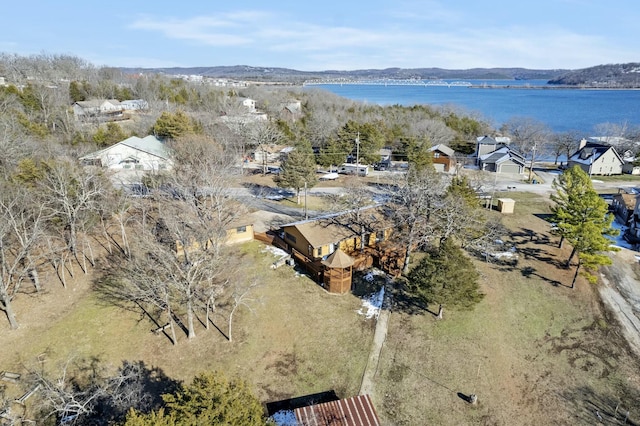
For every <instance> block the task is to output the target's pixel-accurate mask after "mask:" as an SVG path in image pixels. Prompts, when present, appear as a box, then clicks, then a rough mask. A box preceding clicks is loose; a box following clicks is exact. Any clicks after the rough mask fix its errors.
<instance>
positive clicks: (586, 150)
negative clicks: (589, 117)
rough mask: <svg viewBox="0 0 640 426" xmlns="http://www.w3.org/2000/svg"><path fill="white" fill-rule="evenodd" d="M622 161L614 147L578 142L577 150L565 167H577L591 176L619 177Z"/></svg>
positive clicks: (584, 140) (585, 141) (583, 140)
mask: <svg viewBox="0 0 640 426" xmlns="http://www.w3.org/2000/svg"><path fill="white" fill-rule="evenodd" d="M623 165H624V161H623V160H622V157H621V156H620V154H618V152H617V151H616V149H615V148H614V147H612V146H611V145H604V144H599V143H592V142H588V141H587V140H586V139H582V140H581V141H580V147H579V149H578V150H577V151H576V152H574V153H573V154H572V155H571V156H570V157H569V161H568V162H567V167H569V168H571V167H573V166H579V167H580V168H581V169H582V170H584V171H585V173H588V174H589V176H591V175H620V174H622V166H623Z"/></svg>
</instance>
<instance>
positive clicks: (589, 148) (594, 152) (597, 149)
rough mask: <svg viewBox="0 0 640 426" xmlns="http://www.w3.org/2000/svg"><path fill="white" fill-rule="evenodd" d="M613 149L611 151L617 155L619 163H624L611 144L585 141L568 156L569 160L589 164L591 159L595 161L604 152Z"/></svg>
mask: <svg viewBox="0 0 640 426" xmlns="http://www.w3.org/2000/svg"><path fill="white" fill-rule="evenodd" d="M609 150H613V153H614V154H615V155H616V157H618V159H619V160H620V162H621V163H624V160H623V159H622V157H620V154H618V151H616V149H615V148H614V147H612V146H611V145H604V144H599V143H592V142H587V144H586V145H585V146H584V147H583V148H581V149H579V150H577V151H576V152H574V153H573V154H572V155H571V157H569V161H574V162H576V163H581V164H590V163H591V162H592V161H596V160H597V159H598V158H600V157H601V156H602V155H603V154H604V153H605V152H607V151H609Z"/></svg>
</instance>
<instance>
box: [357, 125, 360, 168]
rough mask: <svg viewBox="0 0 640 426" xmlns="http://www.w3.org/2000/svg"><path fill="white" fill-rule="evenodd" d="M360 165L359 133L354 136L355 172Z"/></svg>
mask: <svg viewBox="0 0 640 426" xmlns="http://www.w3.org/2000/svg"><path fill="white" fill-rule="evenodd" d="M359 165H360V132H358V135H357V136H356V170H357V168H358V166H359Z"/></svg>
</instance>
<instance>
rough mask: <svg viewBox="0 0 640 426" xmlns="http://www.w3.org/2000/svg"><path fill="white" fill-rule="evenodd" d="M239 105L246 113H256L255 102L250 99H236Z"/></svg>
mask: <svg viewBox="0 0 640 426" xmlns="http://www.w3.org/2000/svg"><path fill="white" fill-rule="evenodd" d="M238 100H239V101H240V104H241V105H242V106H243V107H244V108H245V109H246V110H247V111H248V112H256V101H255V100H253V99H251V98H238Z"/></svg>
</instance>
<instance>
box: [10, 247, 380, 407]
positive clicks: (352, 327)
mask: <svg viewBox="0 0 640 426" xmlns="http://www.w3.org/2000/svg"><path fill="white" fill-rule="evenodd" d="M240 250H241V252H240V253H239V255H240V256H242V257H244V258H245V259H246V260H249V262H248V264H249V265H251V266H248V267H247V268H245V269H244V270H243V275H244V274H246V276H248V277H258V279H259V283H260V286H259V287H257V288H255V289H254V290H253V291H252V293H250V297H249V298H248V301H247V305H248V306H242V307H240V308H239V310H238V311H237V312H236V314H235V316H234V322H233V341H231V342H229V341H227V339H226V337H225V335H223V333H225V334H226V333H227V324H228V323H227V317H228V315H227V312H225V311H224V309H219V310H218V312H217V313H216V315H215V316H214V318H213V321H214V322H215V324H216V326H218V327H219V328H220V331H218V330H216V328H214V327H211V328H210V329H209V330H207V329H205V328H204V326H202V324H201V323H199V324H198V328H197V330H196V334H197V337H196V338H195V339H192V340H191V341H189V340H188V339H187V338H186V335H184V334H178V340H179V343H178V345H176V346H172V345H171V343H170V341H169V339H168V338H167V337H166V336H164V335H162V334H160V335H156V334H154V333H152V332H151V329H152V328H154V324H153V323H152V322H150V321H149V319H148V318H147V317H146V316H144V315H141V313H140V312H133V311H126V310H123V309H120V308H116V307H114V306H111V305H109V304H106V303H104V302H102V301H100V300H99V299H98V298H97V297H96V296H95V295H94V294H92V292H91V291H90V284H91V283H90V280H91V277H90V275H82V274H81V271H80V269H79V268H76V271H75V272H76V275H75V276H76V279H75V280H74V281H73V282H69V283H68V287H67V288H66V289H64V288H62V286H61V285H60V282H59V281H58V280H57V278H55V277H54V276H51V275H48V276H47V277H46V280H43V281H44V282H46V283H47V284H46V287H47V291H46V292H45V293H43V294H39V295H31V296H26V295H20V297H18V298H17V299H16V311H17V314H18V319H19V321H20V324H21V327H20V328H19V329H18V330H15V331H10V330H9V329H8V326H7V324H6V323H4V322H3V323H2V324H0V325H1V327H2V328H1V331H0V348H2V350H0V371H2V370H7V371H12V372H21V373H24V372H25V367H27V368H29V369H33V368H39V367H40V365H41V363H40V361H39V359H40V360H44V367H45V368H46V369H48V370H50V371H59V369H60V367H61V365H62V363H64V362H66V361H67V360H68V359H76V360H79V359H82V358H91V357H95V358H98V359H100V361H101V363H102V364H103V365H105V366H108V367H111V368H115V367H117V366H119V365H121V363H122V361H124V360H131V361H137V360H142V361H144V362H145V364H146V365H147V366H148V367H149V368H152V367H153V368H159V369H160V370H161V371H162V372H163V373H164V374H166V375H168V376H169V377H171V378H174V379H178V380H184V381H190V379H191V378H192V377H193V376H194V375H195V374H196V373H198V372H201V371H205V370H220V371H224V372H225V373H226V374H227V375H228V376H234V377H241V378H243V379H245V380H247V381H248V382H249V383H251V384H252V385H253V388H254V390H255V392H256V394H257V395H258V397H259V398H260V399H261V400H262V401H264V402H269V401H274V400H278V399H283V398H288V397H293V396H300V395H305V394H309V393H316V392H321V391H326V390H330V389H334V390H336V392H337V393H338V395H344V396H353V395H356V394H357V393H358V390H359V387H360V381H361V378H362V372H363V371H364V367H365V364H366V361H367V358H368V354H369V348H370V342H371V338H372V334H373V328H374V326H375V323H374V320H372V319H369V320H368V319H366V318H365V317H364V316H362V315H360V314H358V313H357V312H356V311H358V310H359V309H360V308H361V306H362V301H361V300H360V299H359V298H357V297H356V296H353V295H344V296H336V295H331V294H328V293H327V292H325V291H324V290H323V289H322V288H321V287H319V286H317V285H316V284H314V283H313V282H312V281H311V280H309V279H308V278H307V277H306V276H301V275H299V274H297V273H296V272H295V271H294V270H293V269H292V268H291V267H286V266H284V267H281V268H279V269H277V270H272V269H271V268H270V265H271V263H272V262H273V261H274V260H275V259H276V257H275V256H274V255H273V254H272V253H270V252H267V251H265V250H264V246H263V245H262V244H260V243H258V242H252V243H248V244H246V245H244V246H242V247H241V248H240ZM38 356H40V357H38ZM8 391H9V392H11V393H13V394H14V395H15V394H16V393H19V392H21V391H22V390H21V389H18V388H17V386H15V385H9V389H8Z"/></svg>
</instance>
